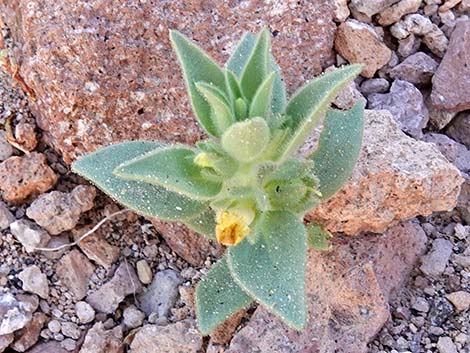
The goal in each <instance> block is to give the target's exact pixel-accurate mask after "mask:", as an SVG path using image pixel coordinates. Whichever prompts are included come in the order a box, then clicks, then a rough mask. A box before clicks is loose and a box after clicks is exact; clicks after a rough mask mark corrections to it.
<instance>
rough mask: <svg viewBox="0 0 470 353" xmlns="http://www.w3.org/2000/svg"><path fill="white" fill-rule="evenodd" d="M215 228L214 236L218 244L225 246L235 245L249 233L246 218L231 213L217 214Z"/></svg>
mask: <svg viewBox="0 0 470 353" xmlns="http://www.w3.org/2000/svg"><path fill="white" fill-rule="evenodd" d="M216 220H217V226H216V227H215V234H216V236H217V241H218V242H219V243H220V244H223V245H227V246H234V245H237V244H238V243H239V242H241V241H242V240H243V238H245V236H247V235H248V233H249V232H250V228H249V227H248V224H249V223H248V222H247V218H246V217H243V216H242V215H241V214H238V213H235V212H232V211H220V212H218V213H217V219H216Z"/></svg>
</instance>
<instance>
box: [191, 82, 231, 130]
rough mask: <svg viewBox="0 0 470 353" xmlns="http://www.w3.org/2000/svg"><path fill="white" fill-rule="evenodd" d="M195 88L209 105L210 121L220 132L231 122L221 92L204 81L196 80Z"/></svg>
mask: <svg viewBox="0 0 470 353" xmlns="http://www.w3.org/2000/svg"><path fill="white" fill-rule="evenodd" d="M195 85H196V88H197V90H198V91H199V92H200V93H201V94H202V95H203V96H204V98H205V99H206V100H207V103H209V105H210V107H211V116H212V122H213V123H214V125H215V126H216V127H217V131H218V133H219V134H222V133H223V132H224V131H225V130H227V129H228V128H229V126H230V125H231V124H232V123H233V119H232V112H231V111H230V107H229V105H228V103H227V99H226V98H225V97H224V94H223V92H221V91H220V90H219V89H218V88H216V87H214V86H212V85H210V84H208V83H205V82H196V83H195Z"/></svg>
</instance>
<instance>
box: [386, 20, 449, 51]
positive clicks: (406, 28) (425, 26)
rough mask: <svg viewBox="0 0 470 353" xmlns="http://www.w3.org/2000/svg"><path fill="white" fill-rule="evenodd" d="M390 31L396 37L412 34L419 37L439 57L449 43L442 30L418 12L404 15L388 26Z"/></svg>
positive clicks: (401, 37)
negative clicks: (401, 18)
mask: <svg viewBox="0 0 470 353" xmlns="http://www.w3.org/2000/svg"><path fill="white" fill-rule="evenodd" d="M390 33H391V34H392V35H393V36H394V37H395V38H398V39H404V38H406V37H408V36H409V35H410V34H414V35H416V36H418V37H420V38H421V39H422V41H423V43H424V44H425V45H426V46H427V47H428V48H429V50H431V51H432V52H433V53H434V54H435V55H437V56H439V57H442V56H443V55H444V53H445V52H446V49H447V45H448V44H449V40H448V39H447V37H446V36H445V34H444V32H442V30H441V29H440V28H439V27H438V26H437V25H436V24H434V23H432V22H431V20H430V19H429V18H428V17H425V16H423V15H420V14H412V15H407V16H405V18H404V19H403V20H401V21H399V22H397V23H395V24H394V25H393V26H391V27H390Z"/></svg>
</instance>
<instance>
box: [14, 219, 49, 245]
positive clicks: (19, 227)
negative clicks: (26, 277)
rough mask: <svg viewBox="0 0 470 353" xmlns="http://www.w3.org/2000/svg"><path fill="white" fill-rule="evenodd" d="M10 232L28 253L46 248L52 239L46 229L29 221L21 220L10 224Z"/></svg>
mask: <svg viewBox="0 0 470 353" xmlns="http://www.w3.org/2000/svg"><path fill="white" fill-rule="evenodd" d="M10 231H11V234H13V236H14V237H15V238H16V239H17V240H18V241H19V242H20V243H21V244H22V245H23V246H24V248H25V250H26V252H28V253H32V252H34V250H35V249H36V248H41V247H44V246H46V244H47V243H48V242H49V240H50V239H51V237H50V236H49V234H48V233H47V232H46V231H45V230H44V229H42V228H41V227H39V226H38V225H37V224H36V223H33V222H31V221H29V220H27V219H19V220H17V221H15V222H13V223H12V224H10Z"/></svg>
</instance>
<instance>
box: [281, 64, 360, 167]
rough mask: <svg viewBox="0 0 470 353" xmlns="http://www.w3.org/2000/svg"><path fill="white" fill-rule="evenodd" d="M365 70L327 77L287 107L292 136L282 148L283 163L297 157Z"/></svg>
mask: <svg viewBox="0 0 470 353" xmlns="http://www.w3.org/2000/svg"><path fill="white" fill-rule="evenodd" d="M361 70H362V65H349V66H345V67H342V68H340V69H337V70H334V71H331V72H328V73H324V74H323V75H321V76H320V77H318V78H316V79H314V80H313V81H312V82H310V83H308V84H306V85H305V86H303V87H302V88H301V89H300V90H299V91H297V93H296V94H295V95H294V96H293V97H292V98H291V99H290V101H289V103H288V104H287V106H286V111H285V113H286V115H287V116H289V118H290V119H289V127H291V129H292V130H291V131H292V133H291V136H290V138H289V139H288V140H287V141H288V142H287V143H286V145H285V146H284V148H283V153H282V155H281V159H283V158H285V157H287V156H289V155H291V154H293V153H295V152H296V151H297V149H298V148H299V147H300V146H301V145H302V144H303V143H304V142H305V140H306V139H307V138H308V136H309V135H310V133H311V132H312V130H313V128H314V127H315V126H316V125H317V123H318V122H319V121H320V119H321V117H322V115H323V114H324V113H325V112H326V111H327V110H328V108H329V106H330V104H331V102H332V101H333V100H334V99H335V97H336V95H337V94H338V93H339V92H340V91H341V89H342V88H343V87H345V86H346V85H347V84H348V83H349V82H351V81H352V80H353V79H354V78H355V77H356V76H357V75H358V74H359V73H360V72H361Z"/></svg>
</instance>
